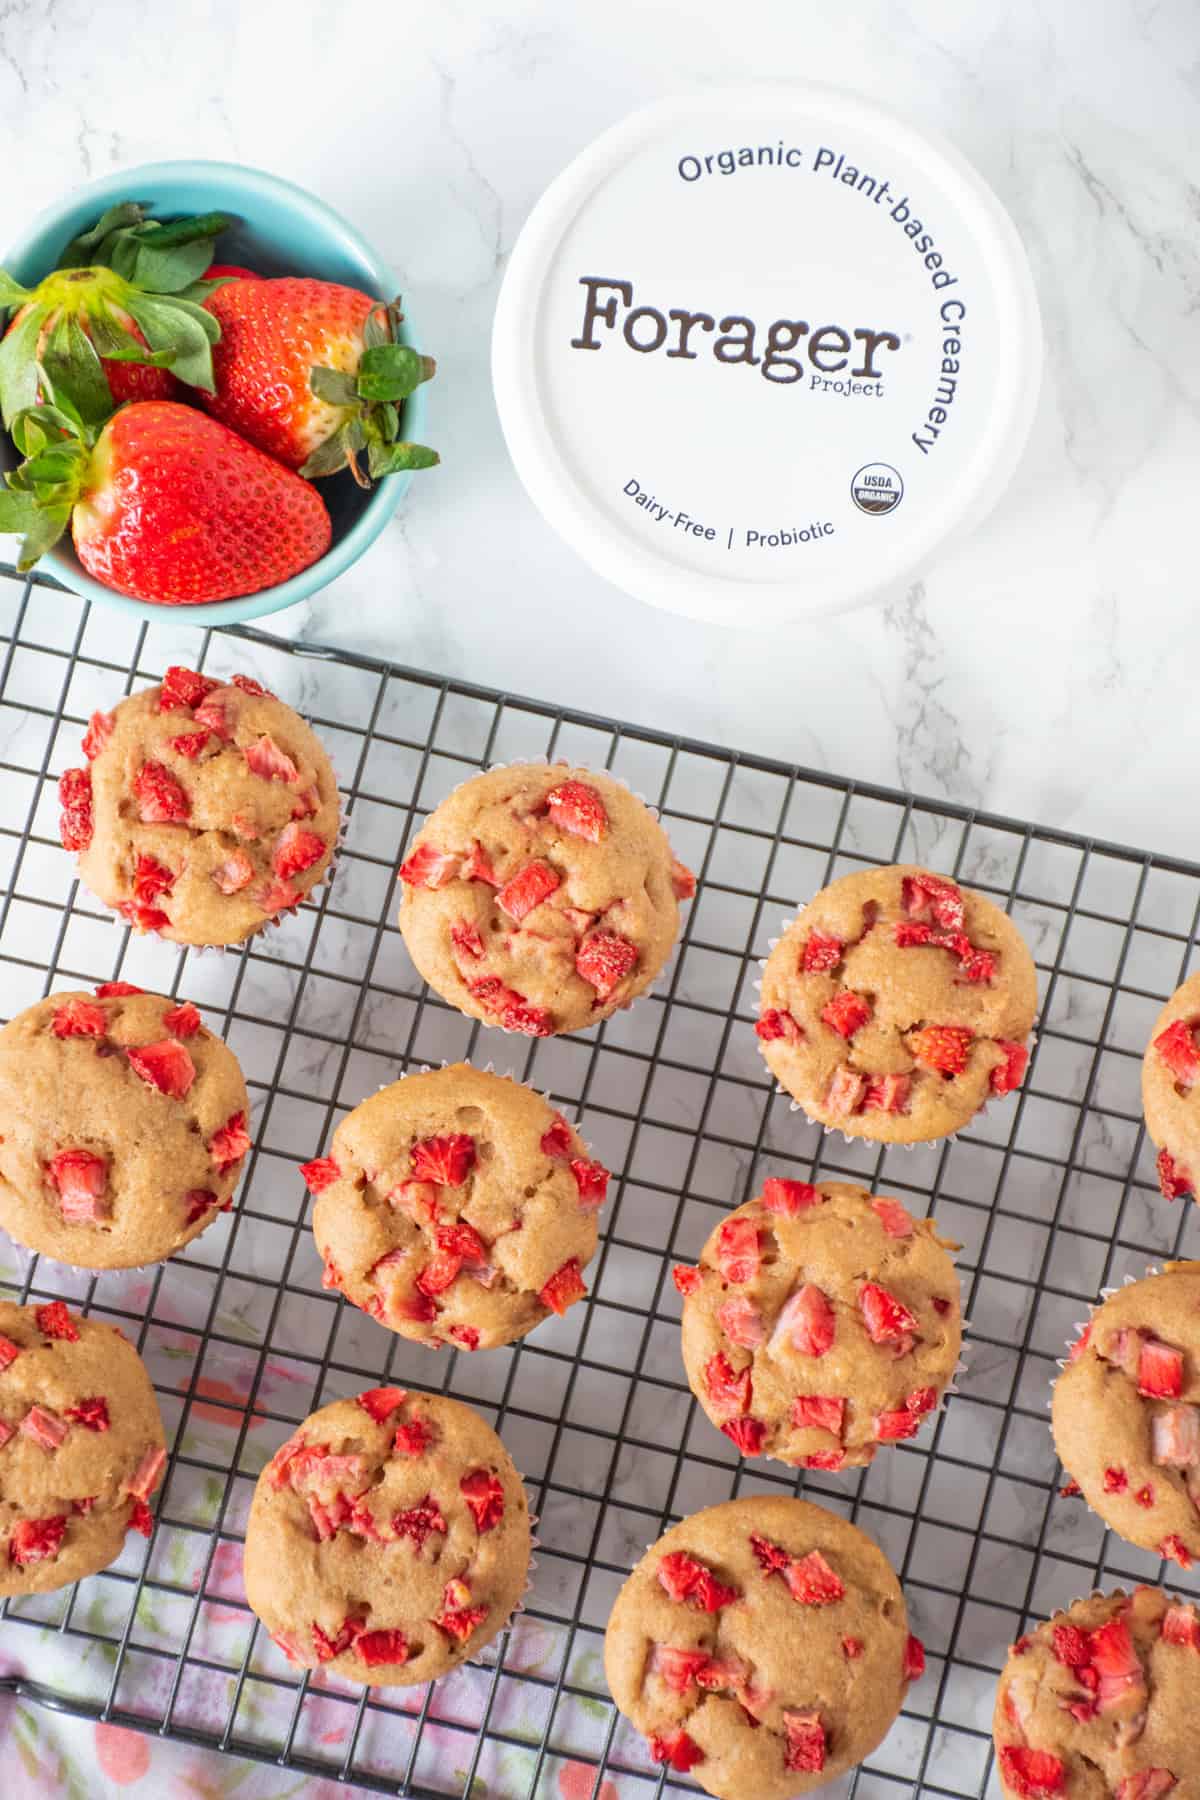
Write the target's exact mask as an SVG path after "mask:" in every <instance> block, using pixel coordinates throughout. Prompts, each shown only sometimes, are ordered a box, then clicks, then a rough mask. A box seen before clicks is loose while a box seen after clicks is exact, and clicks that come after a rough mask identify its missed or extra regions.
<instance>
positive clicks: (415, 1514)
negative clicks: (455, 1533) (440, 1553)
mask: <svg viewBox="0 0 1200 1800" xmlns="http://www.w3.org/2000/svg"><path fill="white" fill-rule="evenodd" d="M392 1530H393V1531H394V1532H395V1533H396V1536H397V1537H406V1538H411V1539H412V1541H413V1544H414V1545H415V1546H416V1548H417V1550H418V1551H419V1550H421V1549H422V1548H423V1547H424V1544H425V1541H426V1539H427V1538H429V1537H431V1536H432V1535H433V1533H434V1532H435V1531H436V1532H439V1533H441V1535H442V1536H443V1537H444V1536H445V1533H446V1521H445V1519H444V1518H443V1517H442V1509H441V1507H440V1506H439V1505H438V1503H437V1501H436V1500H435V1499H434V1497H433V1495H432V1494H426V1496H425V1498H424V1499H423V1500H422V1501H421V1502H420V1503H419V1504H418V1505H416V1506H410V1507H408V1508H407V1509H406V1510H405V1511H404V1512H398V1513H394V1514H393V1515H392Z"/></svg>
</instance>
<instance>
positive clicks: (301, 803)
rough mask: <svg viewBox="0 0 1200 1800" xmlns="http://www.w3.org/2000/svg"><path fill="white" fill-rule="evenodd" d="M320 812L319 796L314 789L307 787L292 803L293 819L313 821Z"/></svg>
mask: <svg viewBox="0 0 1200 1800" xmlns="http://www.w3.org/2000/svg"><path fill="white" fill-rule="evenodd" d="M320 810H321V796H320V795H319V794H318V792H317V790H316V788H315V787H307V788H305V789H304V790H303V791H302V792H301V793H299V794H297V795H296V797H295V799H294V800H293V801H292V817H293V819H315V818H316V816H317V814H318V813H319V812H320Z"/></svg>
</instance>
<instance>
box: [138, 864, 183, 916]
mask: <svg viewBox="0 0 1200 1800" xmlns="http://www.w3.org/2000/svg"><path fill="white" fill-rule="evenodd" d="M174 886H175V876H174V873H173V872H172V871H171V870H170V869H166V868H164V867H163V865H162V863H160V862H159V861H158V860H157V858H155V857H153V856H147V855H146V854H145V853H144V852H142V853H140V854H139V856H138V859H137V863H136V865H135V867H134V872H133V897H134V899H135V900H136V901H137V902H138V904H139V905H140V906H152V905H153V904H154V902H155V901H156V900H157V899H158V897H159V895H160V894H169V893H170V892H171V889H172V888H173V887H174Z"/></svg>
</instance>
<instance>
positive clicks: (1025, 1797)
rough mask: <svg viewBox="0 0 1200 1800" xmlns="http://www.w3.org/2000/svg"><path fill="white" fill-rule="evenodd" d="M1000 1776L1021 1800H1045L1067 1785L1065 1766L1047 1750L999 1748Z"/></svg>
mask: <svg viewBox="0 0 1200 1800" xmlns="http://www.w3.org/2000/svg"><path fill="white" fill-rule="evenodd" d="M1000 1773H1001V1775H1002V1776H1003V1777H1004V1781H1005V1783H1006V1785H1007V1786H1008V1787H1010V1788H1011V1789H1012V1791H1013V1793H1014V1794H1017V1795H1019V1796H1020V1800H1044V1797H1045V1796H1047V1795H1050V1794H1061V1793H1062V1792H1063V1789H1064V1787H1065V1784H1066V1778H1067V1771H1066V1766H1065V1765H1064V1763H1063V1762H1062V1761H1061V1760H1060V1758H1059V1757H1057V1756H1052V1755H1051V1753H1050V1751H1049V1750H1031V1749H1029V1748H1028V1746H1026V1745H1024V1744H1002V1745H1001V1746H1000Z"/></svg>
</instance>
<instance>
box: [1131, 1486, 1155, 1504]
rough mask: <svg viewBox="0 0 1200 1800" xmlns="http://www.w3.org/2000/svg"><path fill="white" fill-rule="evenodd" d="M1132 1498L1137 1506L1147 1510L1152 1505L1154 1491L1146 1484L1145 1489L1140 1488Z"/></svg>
mask: <svg viewBox="0 0 1200 1800" xmlns="http://www.w3.org/2000/svg"><path fill="white" fill-rule="evenodd" d="M1133 1497H1134V1499H1135V1500H1136V1501H1137V1503H1138V1505H1139V1506H1144V1507H1146V1509H1147V1510H1149V1508H1150V1507H1152V1506H1153V1505H1154V1489H1153V1488H1152V1487H1151V1486H1150V1483H1149V1482H1147V1483H1146V1485H1145V1487H1140V1488H1139V1489H1138V1491H1137V1493H1136V1494H1135V1495H1134V1496H1133Z"/></svg>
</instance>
